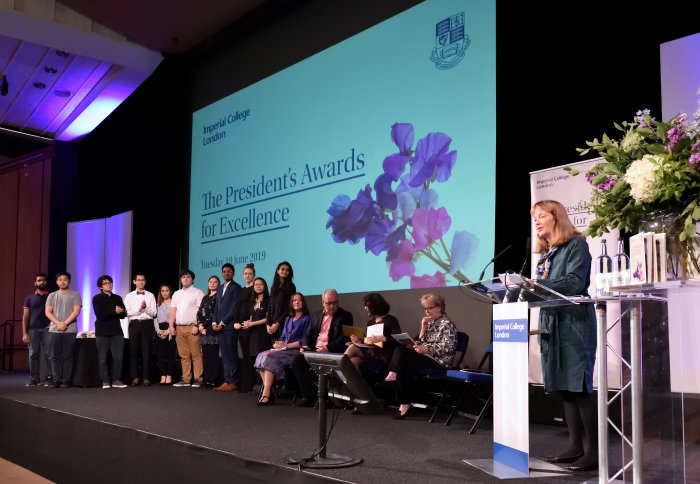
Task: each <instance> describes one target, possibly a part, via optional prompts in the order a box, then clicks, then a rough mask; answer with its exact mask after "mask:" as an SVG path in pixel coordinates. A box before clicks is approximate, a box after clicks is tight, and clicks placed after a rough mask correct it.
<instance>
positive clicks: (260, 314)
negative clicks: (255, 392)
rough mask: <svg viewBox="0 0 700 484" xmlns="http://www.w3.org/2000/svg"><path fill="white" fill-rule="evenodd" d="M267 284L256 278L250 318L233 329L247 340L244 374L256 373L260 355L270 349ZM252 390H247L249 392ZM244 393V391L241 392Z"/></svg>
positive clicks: (244, 349) (249, 313) (244, 353)
mask: <svg viewBox="0 0 700 484" xmlns="http://www.w3.org/2000/svg"><path fill="white" fill-rule="evenodd" d="M269 299H270V297H269V295H268V292H267V283H266V282H265V279H263V278H262V277H256V278H255V280H254V281H253V298H252V300H251V301H250V304H249V306H248V318H247V320H246V321H243V322H241V323H236V324H235V325H234V326H233V327H234V328H236V329H237V330H239V332H240V334H241V336H242V337H243V338H244V339H246V340H247V345H246V347H243V346H241V348H242V349H243V361H242V364H243V367H244V368H245V369H244V370H243V372H244V373H248V372H251V373H252V372H254V371H255V370H254V369H253V364H254V363H255V358H256V357H257V356H258V353H260V352H261V351H265V350H267V349H268V348H269V347H270V335H269V334H268V333H267V327H268V326H267V307H268V305H269ZM251 389H252V378H251V388H249V389H247V391H248V392H249V391H250V390H251ZM241 391H244V390H241Z"/></svg>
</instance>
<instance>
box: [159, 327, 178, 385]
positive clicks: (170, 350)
mask: <svg viewBox="0 0 700 484" xmlns="http://www.w3.org/2000/svg"><path fill="white" fill-rule="evenodd" d="M153 345H154V350H155V351H154V352H155V354H156V361H157V363H158V372H159V373H160V376H167V375H170V376H173V375H174V373H175V368H176V366H175V363H176V361H175V358H176V355H177V344H175V336H172V337H166V338H165V339H160V338H159V337H157V336H156V339H155V341H154V343H153Z"/></svg>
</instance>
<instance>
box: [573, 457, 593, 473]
mask: <svg viewBox="0 0 700 484" xmlns="http://www.w3.org/2000/svg"><path fill="white" fill-rule="evenodd" d="M566 469H568V470H570V471H574V472H585V471H594V470H596V469H598V457H597V456H596V457H585V456H584V457H581V458H580V459H579V460H577V461H575V462H574V463H573V464H571V465H568V466H566Z"/></svg>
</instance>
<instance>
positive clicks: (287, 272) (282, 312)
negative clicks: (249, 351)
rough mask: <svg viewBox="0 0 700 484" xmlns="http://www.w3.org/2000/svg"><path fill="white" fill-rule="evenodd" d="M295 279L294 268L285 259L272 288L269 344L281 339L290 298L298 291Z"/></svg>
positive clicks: (277, 270) (268, 320)
mask: <svg viewBox="0 0 700 484" xmlns="http://www.w3.org/2000/svg"><path fill="white" fill-rule="evenodd" d="M293 279H294V270H293V269H292V265H291V264H290V263H289V262H287V261H283V262H280V263H279V264H277V269H275V278H274V280H273V281H272V288H271V289H270V306H269V309H268V312H267V332H268V334H270V335H271V336H272V339H271V340H270V341H269V342H268V345H270V344H272V341H274V340H277V339H279V337H280V335H281V334H282V329H283V328H284V320H285V319H286V318H287V316H288V311H289V300H290V299H291V298H292V294H294V293H295V292H297V288H296V286H295V285H294V282H292V280H293ZM268 347H269V346H268ZM266 349H267V348H266Z"/></svg>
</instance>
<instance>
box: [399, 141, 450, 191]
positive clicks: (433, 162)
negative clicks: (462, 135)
mask: <svg viewBox="0 0 700 484" xmlns="http://www.w3.org/2000/svg"><path fill="white" fill-rule="evenodd" d="M451 142H452V139H451V138H450V137H449V136H447V135H446V134H444V133H430V134H428V136H426V137H425V138H421V139H420V140H418V144H417V145H416V159H415V161H414V162H413V164H412V165H411V181H410V182H409V185H410V186H412V187H417V186H420V185H422V184H424V183H425V182H426V181H438V182H444V181H445V180H447V179H448V178H450V175H451V174H452V167H453V166H454V164H455V161H456V160H457V152H456V151H450V152H448V151H447V150H449V149H450V143H451Z"/></svg>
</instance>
